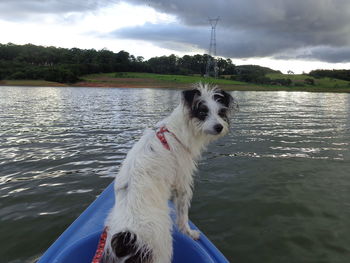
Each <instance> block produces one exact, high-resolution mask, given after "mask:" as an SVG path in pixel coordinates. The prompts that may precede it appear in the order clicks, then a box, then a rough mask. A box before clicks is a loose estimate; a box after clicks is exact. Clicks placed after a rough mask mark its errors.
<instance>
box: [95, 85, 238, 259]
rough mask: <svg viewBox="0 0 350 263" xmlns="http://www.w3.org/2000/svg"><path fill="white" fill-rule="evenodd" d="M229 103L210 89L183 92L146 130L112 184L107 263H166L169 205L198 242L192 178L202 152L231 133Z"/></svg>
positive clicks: (169, 240) (169, 246)
mask: <svg viewBox="0 0 350 263" xmlns="http://www.w3.org/2000/svg"><path fill="white" fill-rule="evenodd" d="M234 105H235V101H234V99H233V97H232V96H231V95H230V94H229V93H227V92H225V91H223V90H220V89H218V88H217V87H216V86H211V85H209V84H202V83H198V84H196V85H195V86H194V87H193V89H189V90H184V91H182V94H181V101H180V104H179V105H178V106H177V107H176V108H175V110H174V111H173V112H172V113H171V114H170V116H168V117H167V118H165V119H164V120H162V121H160V122H159V123H158V124H157V125H156V129H155V130H150V129H148V130H146V131H145V132H144V134H143V136H142V137H141V139H140V140H139V141H138V142H137V143H136V144H135V145H134V146H133V148H132V149H131V150H130V151H129V153H128V154H127V156H126V159H125V160H124V162H123V164H122V166H121V168H120V171H119V173H118V175H117V176H116V179H115V184H114V190H115V205H114V207H113V208H112V210H111V211H110V213H109V215H108V217H107V219H106V223H105V225H106V228H105V229H106V231H107V238H106V243H105V244H106V245H105V248H104V252H103V260H102V262H105V263H111V262H113V263H122V262H124V263H131V262H132V263H141V262H142V263H170V262H171V259H172V254H173V248H172V220H171V218H170V208H169V207H168V201H169V200H173V202H174V207H175V210H176V218H177V219H176V223H177V226H178V228H179V230H180V231H181V232H182V233H183V234H185V235H188V236H190V237H191V238H193V239H194V240H197V239H199V237H200V233H199V232H198V231H196V230H193V229H191V228H190V226H189V223H188V221H189V218H188V210H189V207H190V202H191V199H192V187H193V173H194V172H195V170H196V167H197V161H198V160H199V158H200V155H201V153H202V151H203V150H204V149H205V147H206V146H207V145H208V144H209V143H210V142H211V141H213V140H215V139H217V138H219V137H221V136H223V135H225V134H226V133H228V131H229V116H230V114H231V113H232V112H233V108H234Z"/></svg>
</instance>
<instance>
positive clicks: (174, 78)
mask: <svg viewBox="0 0 350 263" xmlns="http://www.w3.org/2000/svg"><path fill="white" fill-rule="evenodd" d="M101 78H105V80H106V81H108V80H113V79H152V80H154V81H158V82H171V83H178V84H192V83H196V82H199V81H202V82H209V83H212V84H218V85H220V84H224V85H247V83H245V82H241V81H233V80H227V79H215V78H204V77H201V76H183V75H166V74H153V73H134V72H120V73H104V74H91V75H86V76H84V77H82V79H83V80H87V81H92V82H98V81H101Z"/></svg>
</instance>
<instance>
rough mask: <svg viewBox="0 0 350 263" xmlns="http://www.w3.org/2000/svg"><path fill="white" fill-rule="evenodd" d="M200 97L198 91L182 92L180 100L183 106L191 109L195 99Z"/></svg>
mask: <svg viewBox="0 0 350 263" xmlns="http://www.w3.org/2000/svg"><path fill="white" fill-rule="evenodd" d="M200 95H201V92H200V91H199V90H198V89H191V90H184V91H183V92H182V99H183V100H184V102H185V104H186V105H187V106H189V107H190V108H191V107H192V104H193V101H194V99H195V97H196V96H200Z"/></svg>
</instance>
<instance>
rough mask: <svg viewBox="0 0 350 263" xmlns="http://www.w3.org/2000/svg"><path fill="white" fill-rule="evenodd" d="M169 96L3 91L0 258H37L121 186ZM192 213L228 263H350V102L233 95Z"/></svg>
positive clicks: (173, 100) (206, 159) (170, 102)
mask: <svg viewBox="0 0 350 263" xmlns="http://www.w3.org/2000/svg"><path fill="white" fill-rule="evenodd" d="M178 95H179V92H178V91H175V90H162V89H113V88H36V87H28V88H25V87H0V247H1V249H0V258H1V262H11V263H15V262H33V261H35V259H36V258H37V257H38V256H40V254H41V253H42V252H43V251H45V249H46V248H47V247H48V246H49V245H50V244H51V243H52V242H53V241H54V240H55V239H56V238H57V237H58V235H59V234H60V233H61V232H62V231H63V230H64V229H65V228H66V227H67V226H68V225H69V224H70V223H71V222H72V221H73V220H74V219H75V218H76V217H77V216H78V215H79V214H80V213H81V212H82V211H83V210H84V209H85V208H86V207H87V206H88V205H89V204H90V203H91V202H92V201H93V200H94V199H95V198H96V196H98V195H99V193H100V192H101V191H102V190H103V189H104V188H105V187H106V186H107V185H108V184H109V183H110V182H111V181H112V176H113V175H114V174H115V173H116V172H117V171H118V168H119V166H120V164H121V162H122V160H123V159H124V157H125V155H126V153H127V152H128V150H129V149H130V147H131V146H132V145H133V143H134V142H135V141H136V140H137V139H138V138H139V137H140V135H141V133H142V130H143V129H144V128H146V127H152V126H153V125H154V124H155V123H156V122H157V120H159V119H161V118H163V117H164V116H166V115H167V114H168V113H169V112H170V111H171V110H172V109H173V108H174V107H175V106H176V104H177V100H178ZM233 95H234V96H235V97H236V98H237V99H238V101H239V104H240V112H239V113H238V114H237V115H236V117H235V118H234V119H233V120H232V132H231V133H230V135H228V136H226V137H225V138H223V139H221V140H220V141H218V142H216V143H214V144H213V145H211V146H210V147H209V149H208V151H207V153H205V154H204V156H203V159H202V161H201V162H200V168H199V172H198V175H197V176H196V180H195V182H196V185H195V191H194V199H193V202H192V208H191V213H190V217H191V219H192V221H193V222H194V223H195V224H196V225H197V226H198V227H199V228H200V229H201V230H202V231H203V232H204V233H205V234H207V236H208V237H209V238H210V239H211V240H212V241H213V242H214V243H215V245H216V246H217V247H218V248H219V249H220V250H221V251H222V252H223V253H224V254H225V255H226V256H227V258H228V259H229V260H230V261H233V262H244V263H255V262H257V263H258V262H259V263H261V262H269V263H281V262H283V263H284V262H298V263H299V262H315V263H316V262H317V263H318V262H331V263H337V262H339V263H340V262H342V263H343V262H344V263H345V262H349V260H350V191H349V190H350V163H349V161H350V145H349V144H350V95H349V94H330V93H328V94H327V93H304V92H233Z"/></svg>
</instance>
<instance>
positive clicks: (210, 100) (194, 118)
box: [182, 83, 237, 136]
mask: <svg viewBox="0 0 350 263" xmlns="http://www.w3.org/2000/svg"><path fill="white" fill-rule="evenodd" d="M182 100H183V104H184V107H185V108H186V111H187V113H188V117H189V118H190V121H191V123H192V124H193V125H194V126H195V127H196V130H198V131H199V132H201V133H203V134H206V135H211V136H221V135H224V134H226V133H227V132H228V131H229V116H230V114H231V113H232V112H233V110H234V108H235V107H236V106H237V104H236V103H235V101H234V99H233V97H232V96H231V95H230V94H229V93H228V92H225V91H223V90H220V89H218V88H217V87H216V86H214V87H212V86H210V85H208V84H201V83H199V84H197V85H196V86H195V87H194V89H191V90H185V91H183V92H182Z"/></svg>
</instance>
